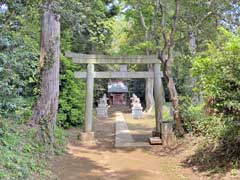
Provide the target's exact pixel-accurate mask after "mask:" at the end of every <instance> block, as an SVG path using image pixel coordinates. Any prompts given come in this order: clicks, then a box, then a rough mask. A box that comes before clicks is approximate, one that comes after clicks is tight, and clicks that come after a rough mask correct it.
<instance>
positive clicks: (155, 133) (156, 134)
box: [152, 131, 161, 137]
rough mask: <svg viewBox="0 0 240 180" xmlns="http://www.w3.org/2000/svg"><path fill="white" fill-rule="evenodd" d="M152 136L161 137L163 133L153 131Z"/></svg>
mask: <svg viewBox="0 0 240 180" xmlns="http://www.w3.org/2000/svg"><path fill="white" fill-rule="evenodd" d="M152 136H153V137H161V132H160V131H152Z"/></svg>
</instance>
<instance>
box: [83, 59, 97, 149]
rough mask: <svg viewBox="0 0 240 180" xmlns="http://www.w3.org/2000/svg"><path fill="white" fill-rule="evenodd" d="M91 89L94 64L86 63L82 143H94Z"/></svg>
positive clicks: (92, 86) (92, 87)
mask: <svg viewBox="0 0 240 180" xmlns="http://www.w3.org/2000/svg"><path fill="white" fill-rule="evenodd" d="M93 89H94V64H92V63H89V64H88V65H87V88H86V106H85V132H83V133H81V140H82V141H81V142H83V143H84V145H94V144H95V138H94V132H93V131H92V124H93V123H92V121H93V120H92V113H93Z"/></svg>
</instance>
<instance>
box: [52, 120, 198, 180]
mask: <svg viewBox="0 0 240 180" xmlns="http://www.w3.org/2000/svg"><path fill="white" fill-rule="evenodd" d="M94 131H95V136H96V139H97V146H96V147H81V146H80V145H79V141H78V140H77V136H78V135H79V131H78V130H76V129H73V130H71V131H69V144H68V153H67V154H66V155H64V156H62V157H59V158H58V159H57V160H56V161H55V162H54V165H53V167H54V171H55V172H56V174H57V175H58V177H59V179H60V180H182V179H191V180H194V179H200V178H199V177H197V176H196V175H194V174H193V172H192V171H191V170H190V169H186V168H183V167H182V166H181V163H180V162H179V159H178V158H177V157H175V156H172V155H170V156H161V155H159V154H158V153H156V152H158V150H157V149H158V148H161V147H156V146H155V147H150V148H131V149H115V148H114V117H113V116H112V117H111V118H109V119H107V120H96V121H95V122H94Z"/></svg>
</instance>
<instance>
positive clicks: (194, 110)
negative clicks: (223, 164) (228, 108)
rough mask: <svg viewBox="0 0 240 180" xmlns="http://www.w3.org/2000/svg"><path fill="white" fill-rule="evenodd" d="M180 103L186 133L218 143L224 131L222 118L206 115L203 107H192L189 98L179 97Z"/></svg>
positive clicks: (200, 105) (201, 105)
mask: <svg viewBox="0 0 240 180" xmlns="http://www.w3.org/2000/svg"><path fill="white" fill-rule="evenodd" d="M181 101H182V105H181V112H182V116H183V118H184V125H185V127H186V129H187V131H188V132H192V133H194V134H195V135H201V136H205V137H207V139H208V140H211V141H214V142H216V141H218V140H219V138H220V137H221V136H222V134H223V133H224V131H225V130H226V129H225V128H226V126H225V122H224V121H223V119H222V117H218V116H215V115H209V114H207V112H205V110H204V105H203V104H199V105H194V103H193V102H192V100H191V98H187V97H181Z"/></svg>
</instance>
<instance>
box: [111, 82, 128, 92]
mask: <svg viewBox="0 0 240 180" xmlns="http://www.w3.org/2000/svg"><path fill="white" fill-rule="evenodd" d="M108 92H109V93H126V92H128V87H127V86H126V85H125V84H124V83H123V82H122V81H118V82H110V83H108Z"/></svg>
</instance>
